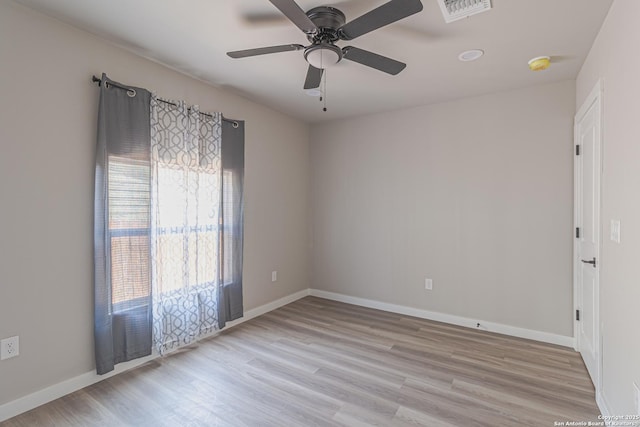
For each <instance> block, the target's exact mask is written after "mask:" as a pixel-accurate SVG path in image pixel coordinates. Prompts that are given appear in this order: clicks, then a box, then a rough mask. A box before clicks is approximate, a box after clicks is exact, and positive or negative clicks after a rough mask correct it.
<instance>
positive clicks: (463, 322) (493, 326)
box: [309, 289, 574, 347]
mask: <svg viewBox="0 0 640 427" xmlns="http://www.w3.org/2000/svg"><path fill="white" fill-rule="evenodd" d="M309 295H312V296H314V297H319V298H325V299H329V300H333V301H339V302H344V303H347V304H354V305H359V306H362V307H368V308H375V309H378V310H382V311H389V312H392V313H398V314H404V315H407V316H413V317H419V318H422V319H428V320H434V321H436V322H443V323H449V324H452V325H458V326H464V327H467V328H472V329H477V328H476V325H477V324H478V323H480V324H481V325H482V326H483V328H482V330H483V331H489V332H496V333H498V334H504V335H511V336H514V337H519V338H526V339H530V340H534V341H541V342H545V343H550V344H557V345H561V346H564V347H574V338H573V337H567V336H564V335H557V334H552V333H549V332H542V331H535V330H532V329H524V328H518V327H516V326H509V325H503V324H501V323H493V322H487V321H484V320H481V319H470V318H467V317H460V316H454V315H451V314H445V313H438V312H435V311H428V310H423V309H420V308H413V307H407V306H404V305H397V304H389V303H386V302H380V301H375V300H370V299H366V298H359V297H353V296H349V295H343V294H339V293H335V292H327V291H322V290H319V289H311V290H310V292H309Z"/></svg>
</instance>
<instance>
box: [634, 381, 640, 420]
mask: <svg viewBox="0 0 640 427" xmlns="http://www.w3.org/2000/svg"><path fill="white" fill-rule="evenodd" d="M633 397H634V399H633V401H634V402H635V405H636V415H640V387H638V384H637V383H633Z"/></svg>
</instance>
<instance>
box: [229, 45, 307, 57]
mask: <svg viewBox="0 0 640 427" xmlns="http://www.w3.org/2000/svg"><path fill="white" fill-rule="evenodd" d="M300 49H304V46H302V45H301V44H283V45H281V46H269V47H259V48H256V49H246V50H236V51H234V52H227V55H229V56H230V57H232V58H246V57H248V56H258V55H266V54H268V53H278V52H289V51H292V50H300Z"/></svg>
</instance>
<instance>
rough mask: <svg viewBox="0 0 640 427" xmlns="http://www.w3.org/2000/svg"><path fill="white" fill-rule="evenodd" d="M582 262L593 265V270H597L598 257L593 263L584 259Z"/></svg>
mask: <svg viewBox="0 0 640 427" xmlns="http://www.w3.org/2000/svg"><path fill="white" fill-rule="evenodd" d="M580 261H582V262H584V263H585V264H591V265H593V268H596V257H593V259H592V260H591V261H587V260H584V259H582V260H580Z"/></svg>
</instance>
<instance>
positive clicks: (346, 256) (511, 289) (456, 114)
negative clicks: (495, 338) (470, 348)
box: [311, 81, 575, 336]
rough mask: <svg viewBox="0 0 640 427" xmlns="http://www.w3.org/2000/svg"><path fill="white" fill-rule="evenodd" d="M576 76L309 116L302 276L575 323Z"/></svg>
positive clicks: (485, 313) (372, 294) (561, 328)
mask: <svg viewBox="0 0 640 427" xmlns="http://www.w3.org/2000/svg"><path fill="white" fill-rule="evenodd" d="M574 88H575V82H574V81H565V82H561V83H557V84H551V85H545V86H538V87H532V88H527V89H522V90H516V91H512V92H505V93H497V94H492V95H487V96H482V97H477V98H469V99H464V100H461V101H456V102H450V103H446V104H438V105H433V106H424V107H419V108H413V109H408V110H404V111H396V112H392V113H388V114H379V115H371V116H365V117H361V118H355V119H348V120H344V121H336V122H332V123H329V124H321V125H315V126H312V128H311V167H312V178H311V191H312V196H311V197H312V217H313V249H312V257H311V260H312V261H311V262H312V286H313V287H314V288H317V289H321V290H325V291H331V292H338V293H342V294H346V295H350V296H355V297H361V298H368V299H373V300H377V301H381V302H386V303H393V304H400V305H404V306H409V307H415V308H421V309H426V310H431V311H436V312H441V313H446V314H452V315H457V316H463V317H468V318H472V319H480V320H485V321H491V322H497V323H503V324H506V325H510V326H516V327H521V328H528V329H532V330H537V331H544V332H550V333H555V334H559V335H564V336H571V335H572V319H571V311H572V270H571V268H572V267H571V265H572V233H571V230H572V221H573V219H572V218H573V213H572V200H573V189H572V185H573V184H572V183H573V158H572V145H573V139H572V138H573V137H572V135H573V116H574V113H575V91H574ZM426 277H429V278H432V279H433V280H434V289H433V291H425V289H424V279H425V278H426Z"/></svg>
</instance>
